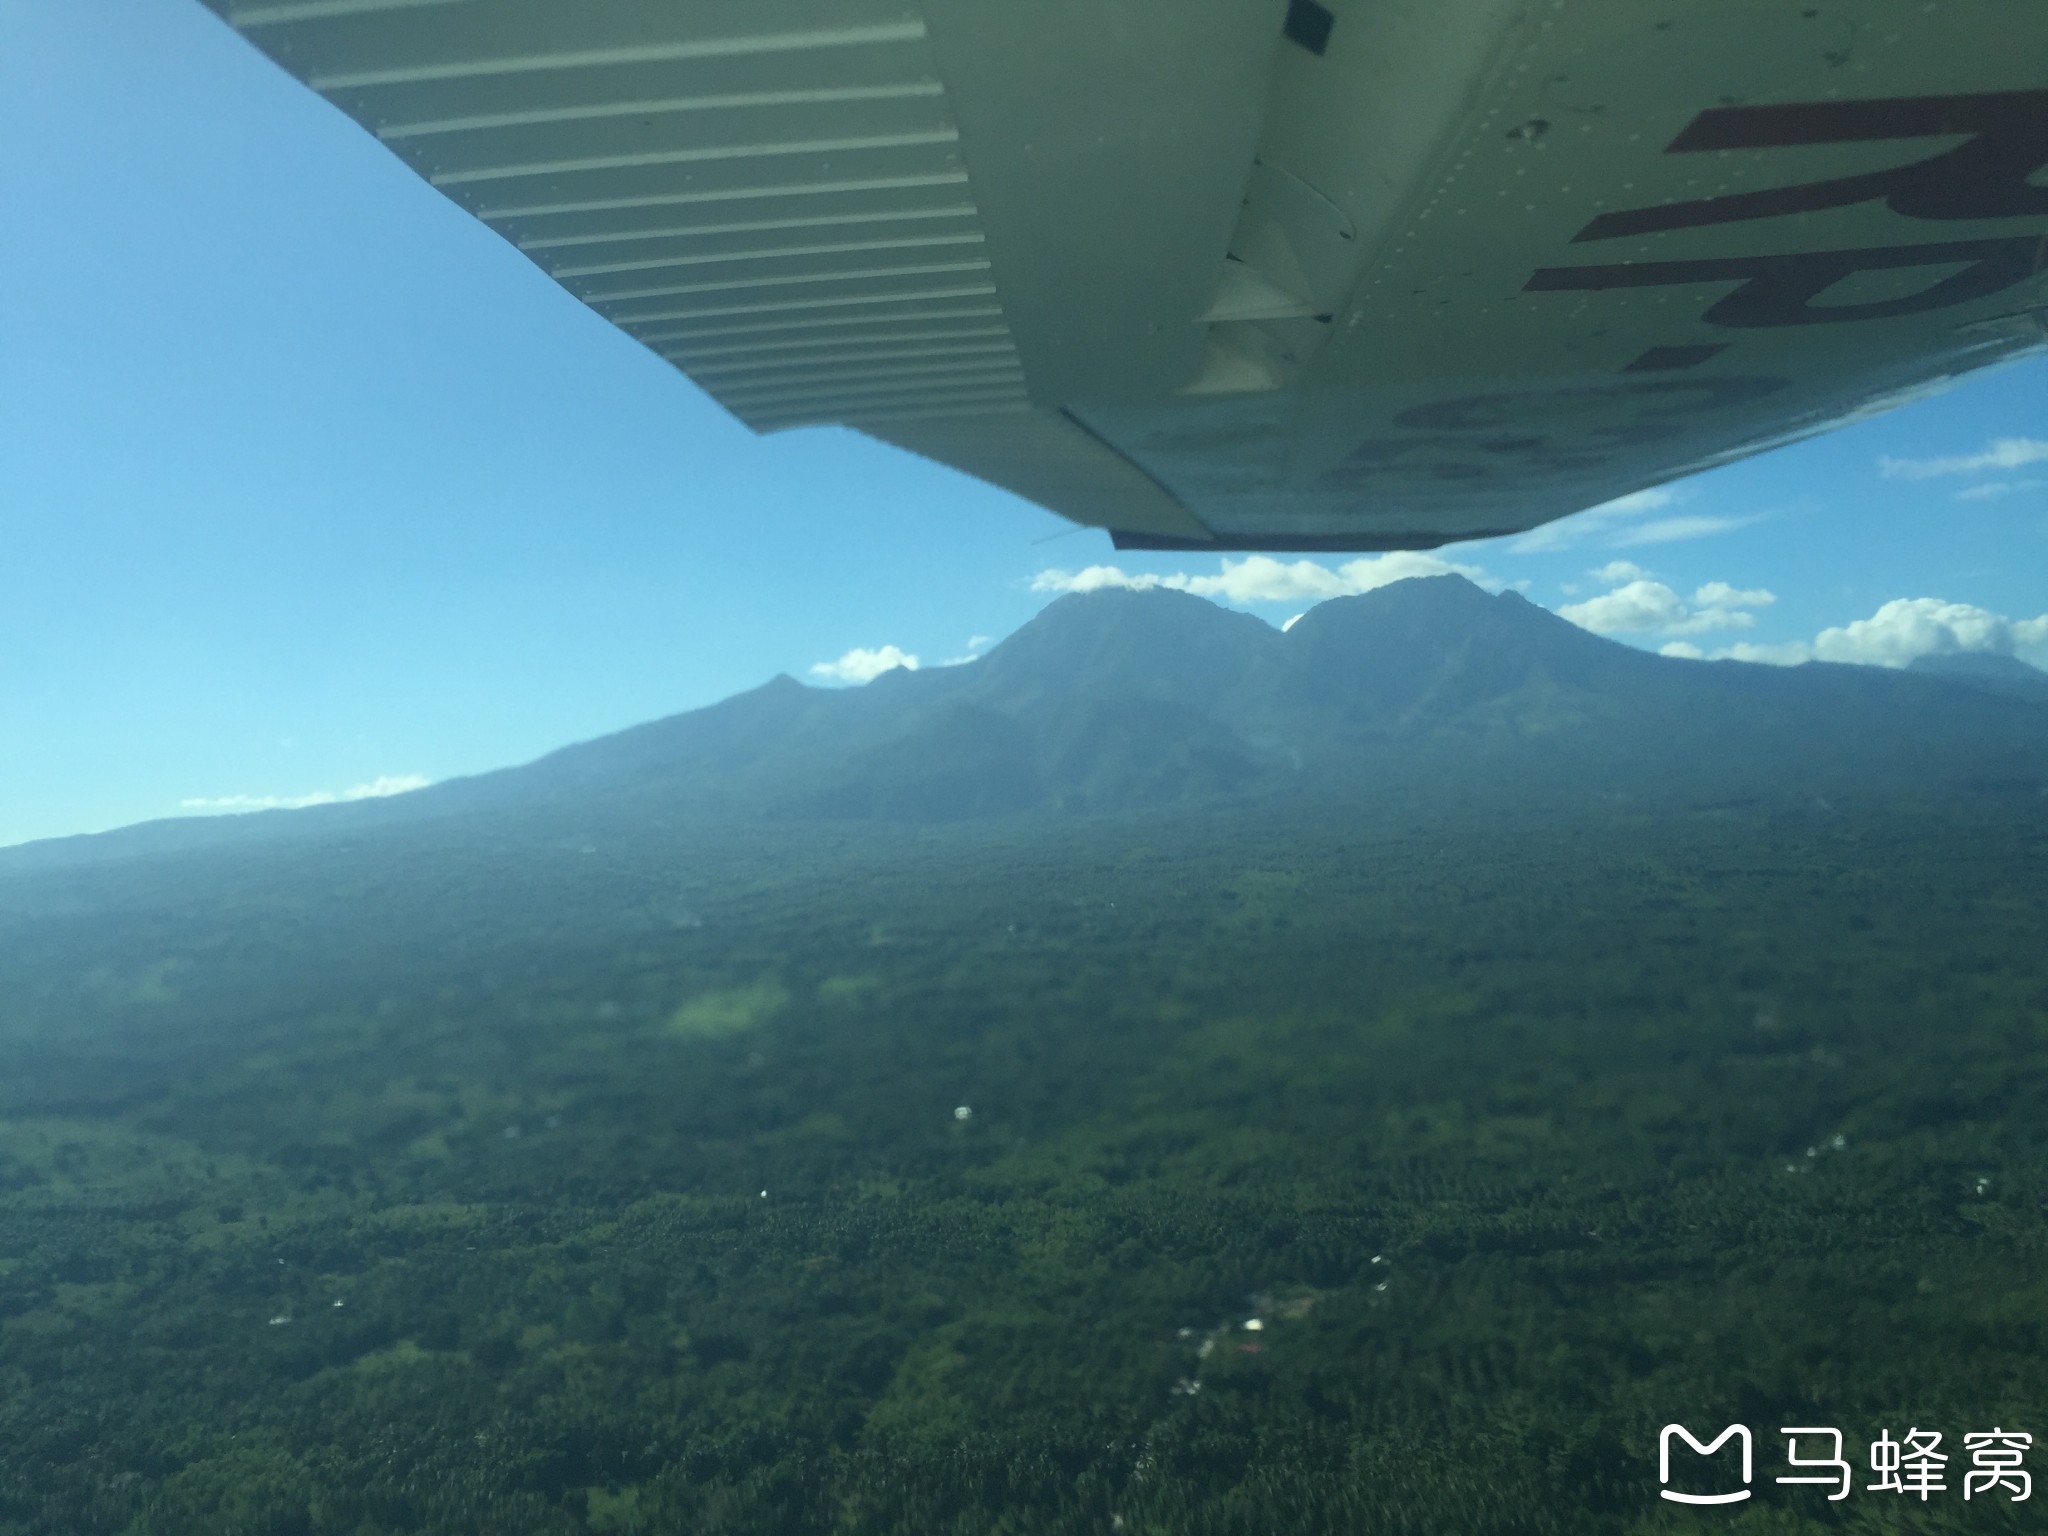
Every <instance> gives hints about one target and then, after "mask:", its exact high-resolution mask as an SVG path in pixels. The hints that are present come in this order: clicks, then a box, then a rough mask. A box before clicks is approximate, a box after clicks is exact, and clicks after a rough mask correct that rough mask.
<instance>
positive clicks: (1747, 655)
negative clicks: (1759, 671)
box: [1712, 640, 1813, 667]
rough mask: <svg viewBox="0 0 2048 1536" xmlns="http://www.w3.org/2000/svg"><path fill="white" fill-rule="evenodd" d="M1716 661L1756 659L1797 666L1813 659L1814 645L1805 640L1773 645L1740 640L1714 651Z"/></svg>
mask: <svg viewBox="0 0 2048 1536" xmlns="http://www.w3.org/2000/svg"><path fill="white" fill-rule="evenodd" d="M1712 659H1713V660H1715V661H1755V662H1761V663H1763V664H1765V665H1767V666H1773V667H1796V666H1798V665H1799V664H1800V663H1801V662H1802V661H1811V660H1813V647H1812V646H1810V645H1808V644H1807V643H1806V642H1805V641H1804V640H1785V641H1780V642H1778V643H1776V644H1773V645H1758V644H1755V643H1753V642H1751V641H1748V640H1738V641H1736V642H1735V643H1734V644H1733V645H1724V646H1722V647H1721V648H1720V649H1719V650H1717V651H1715V652H1714V653H1713V656H1712Z"/></svg>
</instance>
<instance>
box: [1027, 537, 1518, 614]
mask: <svg viewBox="0 0 2048 1536" xmlns="http://www.w3.org/2000/svg"><path fill="white" fill-rule="evenodd" d="M1449 575H1456V576H1464V577H1466V578H1468V579H1470V580H1472V581H1476V582H1479V583H1480V584H1481V585H1498V583H1496V582H1494V581H1493V579H1492V578H1491V577H1489V576H1488V575H1487V574H1486V572H1485V571H1483V570H1482V569H1480V568H1479V567H1478V566H1476V565H1460V564H1458V563H1456V562H1455V561H1450V560H1446V559H1444V558H1443V557H1442V556H1440V555H1431V554H1424V553H1422V552H1420V551H1417V550H1406V549H1397V550H1391V551H1389V552H1388V553H1386V554H1383V555H1362V556H1360V557H1359V558H1358V559H1356V560H1346V561H1345V562H1344V563H1343V564H1342V565H1339V566H1335V567H1331V566H1327V565H1323V564H1321V563H1320V562H1318V561H1315V560H1293V561H1287V560H1275V559H1274V558H1273V557H1272V556H1271V555H1247V556H1245V557H1244V558H1243V559H1242V560H1230V559H1225V560H1224V562H1223V569H1222V570H1221V571H1220V572H1219V573H1218V574H1217V575H1214V576H1191V575H1189V574H1188V573H1186V572H1185V571H1176V572H1174V573H1172V574H1171V575H1166V576H1158V575H1154V574H1153V573H1151V572H1149V571H1139V572H1135V573H1133V572H1127V571H1124V570H1122V569H1120V568H1119V567H1117V566H1114V565H1091V566H1088V567H1086V568H1085V569H1083V570H1079V571H1062V570H1047V571H1040V572H1039V573H1038V574H1037V575H1036V576H1034V577H1032V578H1031V590H1032V591H1034V592H1100V591H1103V590H1104V589H1105V588H1110V587H1123V588H1127V589H1129V590H1131V591H1134V592H1147V591H1151V590H1152V589H1154V588H1157V587H1164V588H1167V589H1169V590H1171V591H1175V592H1191V593H1193V594H1194V595H1195V596H1196V597H1209V598H1218V599H1221V600H1222V601H1224V602H1226V603H1299V602H1304V601H1306V602H1316V603H1319V602H1322V601H1323V600H1324V599H1326V598H1332V597H1355V596H1357V595H1358V594H1359V593H1361V592H1370V591H1372V590H1373V589H1374V588H1376V587H1384V586H1388V585H1390V584H1391V583H1393V582H1397V581H1405V580H1406V579H1407V578H1409V577H1410V576H1449Z"/></svg>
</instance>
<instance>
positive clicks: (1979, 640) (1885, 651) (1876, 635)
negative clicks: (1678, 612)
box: [1664, 597, 2048, 667]
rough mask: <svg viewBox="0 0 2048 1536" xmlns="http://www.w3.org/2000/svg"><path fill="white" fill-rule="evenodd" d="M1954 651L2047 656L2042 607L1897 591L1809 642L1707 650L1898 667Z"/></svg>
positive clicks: (1717, 657)
mask: <svg viewBox="0 0 2048 1536" xmlns="http://www.w3.org/2000/svg"><path fill="white" fill-rule="evenodd" d="M1959 651H1992V652H1996V653H1998V654H2000V655H2005V656H2011V655H2018V654H2023V653H2027V652H2033V653H2036V654H2037V655H2040V656H2042V657H2044V658H2048V613H2044V614H2041V615H2039V616H2038V617H2035V618H2031V619H2009V618H2007V617H2006V616H2005V615H2003V614H1999V613H1993V612H1991V611H1990V610H1989V609H1988V608H1979V607H1977V606H1976V605H1975V604H1972V603H1951V602H1945V601H1943V600H1942V599H1941V598H1938V597H1897V598H1893V599H1892V600H1891V601H1890V602H1888V603H1886V604H1885V605H1884V606H1883V607H1881V608H1879V609H1878V610H1877V612H1876V613H1874V614H1872V615H1871V616H1870V617H1869V618H1867V619H1856V620H1853V621H1851V622H1850V623H1847V624H1841V625H1836V626H1834V627H1832V628H1829V629H1824V630H1822V631H1821V632H1820V633H1819V634H1818V635H1816V636H1814V638H1813V639H1812V640H1811V641H1810V642H1809V641H1805V640H1786V641H1782V642H1779V643H1777V644H1774V645H1756V644H1752V643H1750V642H1749V641H1746V640H1745V641H1737V642H1736V643H1735V644H1733V645H1725V646H1722V647H1720V648H1719V649H1718V650H1714V651H1711V652H1708V653H1707V657H1708V659H1710V660H1713V661H1760V662H1768V663H1770V664H1772V665H1774V666H1797V665H1798V664H1799V663H1800V662H1803V661H1841V662H1853V663H1856V664H1859V665H1862V666H1872V667H1903V666H1905V665H1907V664H1908V663H1909V662H1912V661H1913V660H1915V659H1916V658H1917V657H1921V656H1938V655H1952V654H1954V653H1956V652H1959ZM1664 654H1665V655H1667V656H1698V655H1699V652H1698V650H1697V648H1695V647H1693V646H1689V645H1688V646H1683V648H1682V649H1681V647H1680V646H1679V645H1667V646H1665V647H1664Z"/></svg>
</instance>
